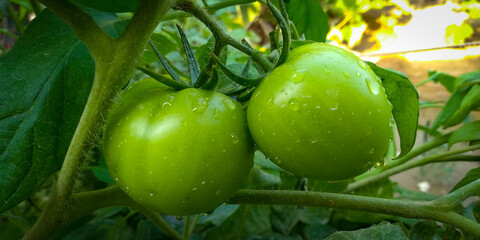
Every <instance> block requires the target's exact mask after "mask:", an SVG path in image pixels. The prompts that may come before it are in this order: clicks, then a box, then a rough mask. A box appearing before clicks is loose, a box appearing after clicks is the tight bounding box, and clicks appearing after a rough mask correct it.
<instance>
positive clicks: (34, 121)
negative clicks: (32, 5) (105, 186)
mask: <svg viewBox="0 0 480 240" xmlns="http://www.w3.org/2000/svg"><path fill="white" fill-rule="evenodd" d="M52 26H55V27H54V28H52ZM0 66H1V67H0V86H2V87H1V88H0V152H1V153H2V154H1V155H0V169H2V170H1V173H0V212H3V211H5V210H7V209H9V208H11V207H13V206H15V205H17V204H18V203H20V202H21V201H23V200H24V199H25V198H26V197H28V196H29V195H31V194H32V193H33V192H34V191H35V190H36V189H37V187H38V186H40V185H41V184H42V183H43V182H44V181H45V179H47V178H48V177H49V176H50V175H51V174H52V173H54V172H55V171H57V170H58V169H60V167H61V165H62V162H63V158H64V156H65V153H66V150H67V148H68V145H69V144H70V140H71V137H72V135H73V132H74V130H75V128H76V126H77V123H78V120H79V119H80V115H81V113H82V111H83V108H84V105H85V103H86V100H87V96H88V94H89V92H90V88H91V84H92V81H93V73H94V63H93V60H92V59H91V57H90V55H89V53H88V50H87V48H86V47H85V46H84V45H83V44H82V43H81V42H80V40H79V39H78V38H77V37H76V36H75V35H74V33H73V31H71V29H70V27H69V26H68V25H66V24H65V23H64V22H63V21H62V20H61V19H60V18H58V17H57V16H55V15H54V14H52V13H51V12H50V11H48V10H45V11H43V12H42V13H41V14H40V15H39V16H37V17H36V18H35V19H34V20H33V21H32V22H31V23H30V24H29V26H28V28H27V31H26V32H25V34H24V35H23V36H22V38H20V39H19V40H18V42H17V43H16V44H15V46H14V47H13V48H12V49H11V50H10V51H9V52H8V54H7V55H6V56H5V57H4V58H2V59H0Z"/></svg>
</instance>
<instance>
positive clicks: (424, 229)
mask: <svg viewBox="0 0 480 240" xmlns="http://www.w3.org/2000/svg"><path fill="white" fill-rule="evenodd" d="M438 230H439V229H438V227H437V225H436V223H435V222H433V221H420V222H417V223H415V224H414V225H413V226H412V227H411V228H410V231H409V232H408V239H409V240H423V239H438V240H440V239H442V238H441V236H440V235H439V231H438Z"/></svg>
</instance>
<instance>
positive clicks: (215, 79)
mask: <svg viewBox="0 0 480 240" xmlns="http://www.w3.org/2000/svg"><path fill="white" fill-rule="evenodd" d="M217 83H218V72H217V69H216V68H215V66H213V67H212V77H211V78H210V79H209V80H208V82H206V83H205V84H204V85H203V86H202V87H201V88H202V89H205V90H213V89H215V87H216V86H217Z"/></svg>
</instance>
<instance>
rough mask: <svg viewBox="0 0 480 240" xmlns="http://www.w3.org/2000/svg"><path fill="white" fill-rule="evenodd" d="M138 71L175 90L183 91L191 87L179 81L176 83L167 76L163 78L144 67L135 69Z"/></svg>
mask: <svg viewBox="0 0 480 240" xmlns="http://www.w3.org/2000/svg"><path fill="white" fill-rule="evenodd" d="M137 68H138V70H140V71H142V72H144V73H145V74H147V75H148V76H150V77H152V78H153V79H155V80H157V81H159V82H161V83H163V84H165V85H167V86H169V87H171V88H173V89H175V90H182V89H185V88H191V87H192V86H190V85H188V84H186V83H184V82H183V81H182V82H179V81H176V80H174V79H171V78H169V77H167V76H164V75H161V74H159V73H156V72H154V71H152V70H150V69H148V68H145V67H142V66H138V67H137Z"/></svg>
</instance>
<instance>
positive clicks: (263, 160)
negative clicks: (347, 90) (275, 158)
mask: <svg viewBox="0 0 480 240" xmlns="http://www.w3.org/2000/svg"><path fill="white" fill-rule="evenodd" d="M254 162H255V164H258V165H259V166H262V167H264V168H266V169H271V170H275V171H284V170H283V169H281V168H280V167H279V166H277V165H275V163H273V162H272V161H270V160H268V159H267V157H265V155H264V154H263V153H262V152H261V151H255V158H254Z"/></svg>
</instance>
